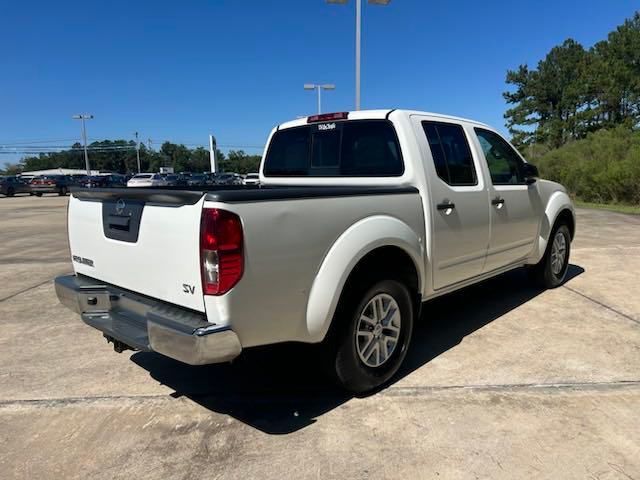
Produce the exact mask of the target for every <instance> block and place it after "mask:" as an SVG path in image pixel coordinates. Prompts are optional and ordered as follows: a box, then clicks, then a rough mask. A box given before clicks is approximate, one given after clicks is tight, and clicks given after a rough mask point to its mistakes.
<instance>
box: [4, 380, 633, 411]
mask: <svg viewBox="0 0 640 480" xmlns="http://www.w3.org/2000/svg"><path fill="white" fill-rule="evenodd" d="M638 387H640V380H620V381H613V382H561V383H504V384H486V385H482V384H479V385H431V386H430V385H423V386H412V387H402V386H390V387H388V388H386V389H384V390H382V391H380V392H378V393H376V394H375V395H383V396H411V395H413V396H423V395H426V394H430V393H439V392H449V391H461V392H479V393H482V392H498V391H500V392H508V393H519V392H523V391H543V392H544V391H559V390H562V391H580V392H585V391H594V392H598V391H611V390H622V389H629V388H638ZM217 395H220V396H222V395H221V394H220V393H216V392H209V393H197V392H193V393H189V392H179V394H176V393H173V394H150V395H100V396H84V397H60V398H43V399H16V400H0V411H1V410H3V409H7V408H11V407H44V408H52V407H59V406H68V405H78V404H81V405H84V404H96V403H103V402H109V401H127V400H129V401H143V402H144V401H150V400H151V401H154V400H155V401H157V400H160V401H175V400H177V399H180V398H187V399H194V400H195V399H199V400H202V399H206V398H213V397H215V396H217ZM340 395H342V394H341V393H336V394H329V395H318V392H308V393H306V394H302V395H300V394H298V395H287V394H260V392H241V393H234V394H224V395H223V396H224V400H225V402H227V403H229V402H234V401H235V402H239V403H242V402H244V403H247V402H248V403H252V404H254V403H258V404H259V403H271V402H273V400H274V398H275V399H278V400H282V399H283V398H284V399H285V401H287V402H295V401H299V400H305V399H308V398H312V399H314V400H319V399H322V398H323V397H324V398H334V397H336V396H340ZM364 398H367V397H364Z"/></svg>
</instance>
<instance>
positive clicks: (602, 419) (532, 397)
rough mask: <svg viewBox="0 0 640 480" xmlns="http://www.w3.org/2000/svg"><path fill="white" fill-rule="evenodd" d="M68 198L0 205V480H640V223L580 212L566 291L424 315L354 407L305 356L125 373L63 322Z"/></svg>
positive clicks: (442, 306)
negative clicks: (384, 382) (403, 359)
mask: <svg viewBox="0 0 640 480" xmlns="http://www.w3.org/2000/svg"><path fill="white" fill-rule="evenodd" d="M65 206H66V198H58V197H51V196H48V197H42V198H35V197H14V198H0V265H1V268H0V477H1V478H39V479H45V478H63V479H71V478H79V479H80V478H81V479H86V478H91V479H103V478H104V479H112V478H136V479H140V478H185V479H196V478H237V479H247V478H322V479H327V478H340V479H347V478H348V479H356V478H363V479H364V478H407V479H410V478H430V479H432V478H447V479H450V478H505V479H507V478H508V479H512V478H553V479H557V478H567V479H573V478H575V479H578V478H580V479H584V478H586V479H616V478H620V479H639V478H640V295H639V294H640V288H639V287H640V281H639V280H638V272H639V271H640V217H636V216H628V215H622V214H617V213H610V212H606V211H595V210H580V211H579V212H578V227H577V228H578V231H577V238H576V241H575V242H574V244H573V251H572V258H571V263H572V266H571V268H570V271H569V277H570V279H569V281H568V282H567V283H566V285H565V286H563V287H561V288H558V289H556V290H553V291H546V292H541V291H538V290H536V289H533V288H532V287H531V286H530V285H529V284H528V282H527V279H526V276H525V275H524V273H523V272H520V271H518V272H511V273H509V274H507V275H503V276H501V277H499V278H497V279H494V280H491V281H488V282H485V283H483V284H481V285H479V286H476V287H472V288H470V289H467V290H465V291H462V292H458V293H456V294H454V295H452V296H449V297H446V298H441V299H438V300H436V301H434V302H432V303H430V304H428V306H427V308H426V311H425V315H424V319H423V320H422V321H421V323H420V325H419V326H418V327H417V329H416V336H415V337H414V341H413V345H412V350H411V351H410V353H409V357H408V361H407V366H406V368H404V369H403V370H402V372H401V374H400V375H399V376H398V378H397V379H396V381H395V382H394V383H393V384H392V385H390V386H389V387H388V388H386V389H385V390H383V391H381V392H379V393H377V394H375V395H372V396H369V397H366V398H351V397H349V396H345V395H344V394H342V393H340V392H338V391H336V390H334V389H333V388H332V387H331V386H330V385H329V384H327V383H326V381H324V380H323V379H322V378H321V377H320V376H319V375H318V374H317V372H316V371H315V370H314V368H315V367H314V366H313V361H312V358H310V357H312V354H311V353H310V351H309V350H308V349H302V350H301V349H300V348H297V347H295V346H294V347H288V346H285V347H280V348H274V349H264V350H259V351H253V352H249V354H248V355H247V356H246V357H244V358H241V359H240V360H239V361H237V362H236V363H234V364H232V365H218V366H207V367H188V366H185V365H182V364H179V363H178V362H174V361H172V360H169V359H164V358H162V357H160V356H158V355H155V354H148V353H131V352H129V353H125V354H120V355H119V354H116V353H114V352H113V351H112V349H111V348H110V347H109V346H107V344H106V342H105V341H104V339H103V338H102V337H101V335H100V334H99V333H98V332H96V331H94V330H92V329H90V328H89V327H86V326H85V325H83V324H82V323H81V321H80V320H79V318H78V317H76V316H75V315H74V314H72V313H71V312H69V311H68V310H67V309H66V308H64V307H62V306H61V305H59V304H58V301H57V299H56V297H55V293H54V291H53V287H52V280H53V278H54V277H55V276H56V275H59V274H62V273H65V272H69V271H71V266H70V263H69V261H68V255H69V253H68V247H67V243H66V231H65V219H64V217H65Z"/></svg>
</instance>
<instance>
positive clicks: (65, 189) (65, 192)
mask: <svg viewBox="0 0 640 480" xmlns="http://www.w3.org/2000/svg"><path fill="white" fill-rule="evenodd" d="M66 194H67V187H60V190H59V191H58V195H60V196H61V197H63V196H65V195H66Z"/></svg>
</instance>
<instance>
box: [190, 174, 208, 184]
mask: <svg viewBox="0 0 640 480" xmlns="http://www.w3.org/2000/svg"><path fill="white" fill-rule="evenodd" d="M186 180H187V186H189V187H204V186H206V185H207V183H208V178H207V176H206V175H205V174H203V173H193V174H191V176H189V177H187V179H186Z"/></svg>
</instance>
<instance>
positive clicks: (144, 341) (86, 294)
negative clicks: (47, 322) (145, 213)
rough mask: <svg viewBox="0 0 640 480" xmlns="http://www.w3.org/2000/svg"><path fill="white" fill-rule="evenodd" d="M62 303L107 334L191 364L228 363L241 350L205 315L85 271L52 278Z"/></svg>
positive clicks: (229, 333) (229, 334)
mask: <svg viewBox="0 0 640 480" xmlns="http://www.w3.org/2000/svg"><path fill="white" fill-rule="evenodd" d="M55 289H56V294H57V295H58V299H59V300H60V302H61V303H62V304H63V305H65V306H66V307H67V308H69V309H70V310H73V311H74V312H76V313H78V314H79V315H80V317H81V318H82V320H83V321H84V322H85V323H86V324H87V325H90V326H92V327H94V328H96V329H98V330H100V331H102V332H103V333H104V334H105V336H107V338H110V339H114V340H117V341H119V342H122V343H124V344H125V345H127V346H130V347H132V348H133V349H135V350H141V351H154V352H157V353H160V354H162V355H166V356H167V357H171V358H174V359H176V360H179V361H181V362H184V363H188V364H190V365H206V364H210V363H220V362H227V361H230V360H232V359H234V358H235V357H237V356H238V355H240V352H241V351H242V346H241V344H240V341H239V339H238V336H237V335H236V334H235V332H234V331H233V330H231V329H230V328H228V327H221V326H218V325H215V324H213V323H209V322H207V320H206V317H205V315H204V314H202V313H199V312H193V311H191V310H186V309H184V308H180V307H176V306H175V305H170V304H167V303H164V302H161V301H159V300H154V299H150V298H148V297H144V296H142V295H137V294H135V293H132V292H129V291H125V290H122V289H120V288H118V287H116V286H114V285H109V284H106V283H102V282H100V281H98V280H94V279H92V278H90V277H85V276H83V275H67V276H62V277H58V278H56V280H55Z"/></svg>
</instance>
